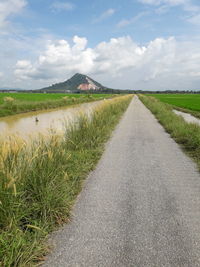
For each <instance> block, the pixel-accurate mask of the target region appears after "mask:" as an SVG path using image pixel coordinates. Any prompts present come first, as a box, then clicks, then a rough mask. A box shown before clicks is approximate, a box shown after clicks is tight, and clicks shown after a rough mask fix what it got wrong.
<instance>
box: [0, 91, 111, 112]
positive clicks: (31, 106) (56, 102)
mask: <svg viewBox="0 0 200 267" xmlns="http://www.w3.org/2000/svg"><path fill="white" fill-rule="evenodd" d="M10 95H11V96H9V95H8V96H6V94H5V96H4V98H2V99H0V100H1V102H0V117H4V116H9V115H14V114H18V113H24V112H29V111H36V110H44V109H49V108H58V107H62V106H70V105H74V104H80V103H85V102H91V101H97V100H102V99H104V98H110V97H113V96H114V95H102V96H101V95H70V96H69V95H63V94H62V95H59V94H56V95H55V96H54V95H53V96H51V94H49V95H50V96H49V97H50V98H48V94H38V95H39V96H35V94H31V93H30V94H29V95H28V96H27V94H25V96H23V94H10ZM1 97H2V95H1ZM17 97H18V98H17ZM31 97H32V98H33V100H32V101H31ZM45 97H46V98H45ZM26 99H27V100H26Z"/></svg>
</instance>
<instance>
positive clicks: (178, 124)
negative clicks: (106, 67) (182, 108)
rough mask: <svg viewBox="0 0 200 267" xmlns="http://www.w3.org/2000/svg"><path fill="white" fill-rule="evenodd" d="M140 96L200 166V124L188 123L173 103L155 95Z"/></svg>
mask: <svg viewBox="0 0 200 267" xmlns="http://www.w3.org/2000/svg"><path fill="white" fill-rule="evenodd" d="M139 98H140V100H141V101H142V102H143V103H144V104H145V106H146V107H147V108H148V109H150V111H151V112H152V113H153V114H154V115H155V117H156V118H157V119H158V121H159V122H160V123H161V124H162V125H163V127H164V128H165V129H166V131H167V132H168V133H169V134H170V135H171V137H172V138H174V139H175V141H176V142H177V143H179V144H181V145H182V147H183V148H184V150H185V151H187V153H188V154H189V155H190V156H191V157H192V158H193V159H194V160H195V161H196V162H197V164H198V167H199V168H200V126H199V125H197V124H194V123H187V122H186V121H185V120H184V118H182V117H181V116H178V115H176V114H175V113H174V112H173V111H172V109H173V108H172V106H171V105H169V104H166V103H162V102H160V101H159V100H158V99H156V98H155V97H151V96H141V95H140V96H139Z"/></svg>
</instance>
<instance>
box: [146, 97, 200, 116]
mask: <svg viewBox="0 0 200 267" xmlns="http://www.w3.org/2000/svg"><path fill="white" fill-rule="evenodd" d="M150 96H154V97H155V98H157V99H159V100H160V101H161V102H164V103H167V104H170V105H171V106H172V107H173V108H174V109H177V110H180V111H183V112H186V113H190V114H192V115H194V116H195V117H197V118H200V94H151V95H150Z"/></svg>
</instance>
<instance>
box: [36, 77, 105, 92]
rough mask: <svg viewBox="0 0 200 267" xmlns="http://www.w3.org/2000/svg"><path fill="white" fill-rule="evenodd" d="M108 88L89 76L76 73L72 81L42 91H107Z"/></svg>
mask: <svg viewBox="0 0 200 267" xmlns="http://www.w3.org/2000/svg"><path fill="white" fill-rule="evenodd" d="M105 88H106V87H104V86H102V85H101V84H100V83H98V82H96V81H95V80H93V79H91V78H90V77H88V76H87V75H83V74H80V73H76V74H75V75H74V76H72V77H71V78H70V79H68V80H67V81H65V82H61V83H56V84H53V85H51V86H49V87H45V88H42V89H40V91H46V92H49V91H50V92H51V91H66V92H67V91H77V90H80V91H90V90H92V91H99V90H102V89H105Z"/></svg>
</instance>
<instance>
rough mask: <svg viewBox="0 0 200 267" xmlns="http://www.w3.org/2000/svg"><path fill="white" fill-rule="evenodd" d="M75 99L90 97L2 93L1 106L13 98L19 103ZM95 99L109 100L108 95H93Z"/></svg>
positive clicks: (83, 95) (0, 97)
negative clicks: (103, 98)
mask: <svg viewBox="0 0 200 267" xmlns="http://www.w3.org/2000/svg"><path fill="white" fill-rule="evenodd" d="M66 96H67V97H69V98H72V97H75V98H80V97H88V95H86V94H59V93H56V94H43V93H0V104H3V103H4V98H5V97H12V98H14V99H15V100H16V101H17V102H20V101H29V102H32V101H33V102H36V101H45V100H59V99H62V98H63V97H66ZM92 96H93V97H94V98H97V99H98V98H101V97H105V98H107V97H108V96H111V95H108V94H93V95H92Z"/></svg>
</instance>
